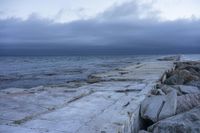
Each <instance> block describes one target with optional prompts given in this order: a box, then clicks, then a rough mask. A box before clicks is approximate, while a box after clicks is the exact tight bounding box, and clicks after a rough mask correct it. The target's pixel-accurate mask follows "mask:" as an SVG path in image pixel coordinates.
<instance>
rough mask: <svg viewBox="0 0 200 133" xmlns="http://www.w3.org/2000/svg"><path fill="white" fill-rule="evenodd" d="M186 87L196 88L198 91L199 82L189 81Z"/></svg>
mask: <svg viewBox="0 0 200 133" xmlns="http://www.w3.org/2000/svg"><path fill="white" fill-rule="evenodd" d="M186 85H191V86H196V87H198V88H199V89H200V81H190V82H188V83H187V84H186Z"/></svg>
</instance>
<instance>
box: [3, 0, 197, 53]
mask: <svg viewBox="0 0 200 133" xmlns="http://www.w3.org/2000/svg"><path fill="white" fill-rule="evenodd" d="M199 52H200V20H198V19H190V20H188V19H182V20H175V21H159V11H155V10H153V9H152V8H151V4H142V5H141V4H139V3H137V2H128V3H124V4H122V5H118V6H113V7H111V8H109V9H108V10H107V11H105V12H103V13H101V14H99V15H97V16H96V17H95V18H92V19H89V20H78V21H73V22H70V23H55V22H54V21H53V20H48V19H43V18H40V17H39V16H37V15H34V14H33V15H31V16H29V18H28V19H27V20H25V21H23V20H21V19H17V18H10V19H5V20H0V55H94V54H171V53H174V54H177V53H199Z"/></svg>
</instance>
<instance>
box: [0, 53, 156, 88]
mask: <svg viewBox="0 0 200 133" xmlns="http://www.w3.org/2000/svg"><path fill="white" fill-rule="evenodd" d="M152 57H155V56H151V57H150V56H29V57H21V56H19V57H9V56H8V57H0V89H6V88H11V87H14V88H16V87H17V88H31V87H36V86H40V85H44V86H48V85H62V84H66V83H67V82H69V81H77V80H79V81H80V80H83V81H85V80H86V79H87V77H88V75H90V74H92V73H100V72H106V71H109V70H112V69H115V68H118V67H124V66H127V65H131V64H134V63H137V62H140V61H143V60H150V59H153V58H152Z"/></svg>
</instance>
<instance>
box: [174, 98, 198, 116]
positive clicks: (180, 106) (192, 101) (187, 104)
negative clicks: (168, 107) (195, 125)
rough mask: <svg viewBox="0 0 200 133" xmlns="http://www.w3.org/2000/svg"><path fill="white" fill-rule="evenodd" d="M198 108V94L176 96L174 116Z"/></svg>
mask: <svg viewBox="0 0 200 133" xmlns="http://www.w3.org/2000/svg"><path fill="white" fill-rule="evenodd" d="M196 106H200V94H187V95H182V96H178V100H177V110H176V114H179V113H181V112H185V111H188V110H190V109H192V108H194V107H196Z"/></svg>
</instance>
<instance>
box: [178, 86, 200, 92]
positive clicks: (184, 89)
mask: <svg viewBox="0 0 200 133" xmlns="http://www.w3.org/2000/svg"><path fill="white" fill-rule="evenodd" d="M177 87H178V88H179V90H180V92H181V93H182V94H199V93H200V89H199V88H197V87H195V86H188V85H178V86H177Z"/></svg>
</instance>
